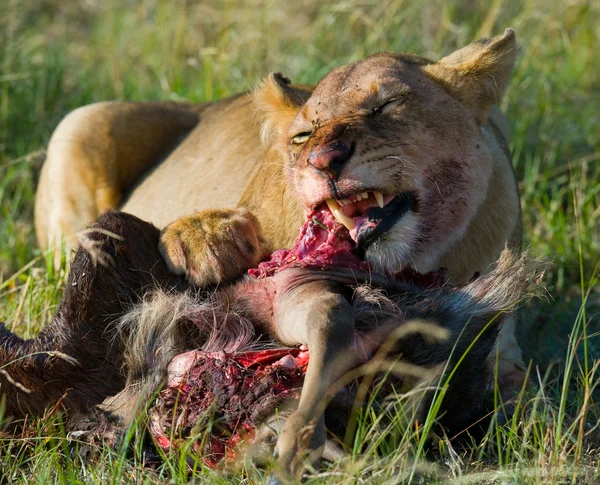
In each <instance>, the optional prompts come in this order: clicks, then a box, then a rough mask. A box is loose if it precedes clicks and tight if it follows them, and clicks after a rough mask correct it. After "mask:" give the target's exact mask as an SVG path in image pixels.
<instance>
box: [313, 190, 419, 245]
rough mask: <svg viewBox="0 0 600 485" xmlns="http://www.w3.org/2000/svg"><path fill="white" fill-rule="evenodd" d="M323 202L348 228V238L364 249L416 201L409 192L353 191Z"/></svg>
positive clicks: (415, 204) (413, 207) (413, 208)
mask: <svg viewBox="0 0 600 485" xmlns="http://www.w3.org/2000/svg"><path fill="white" fill-rule="evenodd" d="M325 204H326V205H327V207H328V208H329V210H330V211H331V213H332V214H333V216H334V217H335V218H336V220H337V221H338V222H339V223H340V224H343V225H344V226H345V227H346V228H347V229H348V231H349V233H350V237H351V238H352V240H353V241H354V242H355V243H356V244H357V245H358V246H360V247H361V248H362V249H366V248H367V247H368V246H369V245H370V244H372V243H373V241H375V239H377V237H379V236H380V235H381V234H383V233H385V232H386V231H388V230H389V229H391V228H392V226H393V225H394V224H395V223H396V222H397V221H398V220H399V219H400V218H401V217H403V216H404V215H405V214H406V213H407V212H408V211H409V210H410V209H412V210H415V209H416V206H417V200H416V198H415V196H414V194H413V193H412V192H401V193H400V194H393V195H392V194H389V195H384V194H383V193H381V192H378V191H368V192H361V193H357V194H353V195H351V196H349V197H348V198H346V199H342V200H336V199H326V200H325Z"/></svg>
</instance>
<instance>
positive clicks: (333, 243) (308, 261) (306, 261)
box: [248, 209, 369, 278]
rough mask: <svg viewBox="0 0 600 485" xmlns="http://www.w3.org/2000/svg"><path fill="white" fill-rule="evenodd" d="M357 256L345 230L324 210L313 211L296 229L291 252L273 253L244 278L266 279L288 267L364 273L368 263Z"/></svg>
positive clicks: (367, 268) (281, 250) (289, 250)
mask: <svg viewBox="0 0 600 485" xmlns="http://www.w3.org/2000/svg"><path fill="white" fill-rule="evenodd" d="M357 253H358V252H357V249H356V243H355V242H354V241H353V240H352V239H351V238H350V234H349V233H348V229H346V228H345V227H344V226H342V225H341V224H340V223H339V222H337V221H336V220H335V217H333V214H332V213H331V212H330V211H329V210H328V209H319V210H313V211H312V212H311V213H310V214H308V217H307V219H306V222H305V223H304V225H303V226H302V227H301V228H300V231H299V232H298V237H297V238H296V243H295V244H294V247H293V248H292V249H279V250H277V251H274V252H273V254H271V256H270V258H269V259H268V260H266V261H263V262H262V263H260V264H259V265H258V268H253V269H251V270H249V271H248V274H249V275H250V276H252V277H253V278H266V277H268V276H273V275H274V274H275V273H277V272H279V271H282V270H284V269H286V268H291V267H302V268H317V269H325V268H328V267H330V266H344V267H346V268H352V269H357V270H362V271H368V270H369V265H368V263H366V262H365V261H363V260H361V259H360V257H359V256H358V254H357Z"/></svg>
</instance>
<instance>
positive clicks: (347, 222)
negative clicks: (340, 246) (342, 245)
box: [325, 199, 356, 231]
mask: <svg viewBox="0 0 600 485" xmlns="http://www.w3.org/2000/svg"><path fill="white" fill-rule="evenodd" d="M325 202H326V203H327V207H329V210H330V211H331V213H332V214H333V217H335V219H336V220H337V221H338V222H339V223H340V224H342V225H343V226H345V227H346V229H348V230H349V231H351V230H352V229H354V228H355V227H356V224H355V223H354V219H352V218H351V217H348V216H347V215H345V214H343V213H342V211H341V210H340V209H341V207H340V204H338V202H337V201H336V200H334V199H326V200H325Z"/></svg>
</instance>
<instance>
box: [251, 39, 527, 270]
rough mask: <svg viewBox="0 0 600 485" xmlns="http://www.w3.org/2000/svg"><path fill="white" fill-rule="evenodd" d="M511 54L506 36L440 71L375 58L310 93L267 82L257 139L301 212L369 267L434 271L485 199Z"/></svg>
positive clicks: (439, 66)
mask: <svg viewBox="0 0 600 485" xmlns="http://www.w3.org/2000/svg"><path fill="white" fill-rule="evenodd" d="M515 55H516V48H515V35H514V32H513V31H512V30H510V29H507V30H506V32H505V33H504V35H502V36H499V37H496V38H493V39H490V40H488V39H485V40H481V41H478V42H475V43H473V44H470V45H469V46H467V47H465V48H463V49H460V50H459V51H456V52H454V53H453V54H451V55H450V56H447V57H445V58H443V59H441V60H440V61H438V62H431V61H429V60H427V59H424V58H421V57H417V56H413V55H408V54H400V53H394V52H382V53H379V54H375V55H372V56H370V57H368V58H366V59H364V60H362V61H360V62H357V63H353V64H347V65H343V66H341V67H338V68H336V69H334V70H333V71H331V72H330V73H329V74H327V75H326V76H325V77H324V78H323V79H322V80H321V81H320V82H319V83H318V85H317V86H316V87H315V89H314V90H313V91H312V92H309V91H306V90H305V89H303V88H297V87H294V86H293V85H292V84H291V83H290V81H289V80H288V79H287V78H285V77H284V76H283V75H281V74H271V75H270V76H269V78H268V79H267V80H266V81H265V82H264V83H263V84H262V85H261V86H260V87H259V88H258V89H257V91H256V92H255V95H254V96H255V102H256V104H257V106H258V108H259V111H260V114H261V118H262V135H263V141H265V142H266V143H267V144H268V146H269V147H270V150H275V151H277V152H278V156H279V157H283V166H284V171H285V174H286V178H287V180H288V181H289V182H290V183H291V185H292V187H293V189H294V192H295V194H296V196H297V198H298V200H299V202H300V204H301V205H302V207H303V208H304V209H305V210H306V211H309V210H312V209H315V208H318V207H325V206H327V207H328V208H329V209H330V210H331V212H332V213H333V214H334V215H335V216H336V218H337V219H338V220H339V221H340V222H342V223H343V224H344V225H345V226H346V227H347V228H348V230H349V231H350V235H351V237H352V238H353V239H354V240H355V241H356V243H357V244H358V245H359V247H361V248H362V249H363V250H364V254H365V257H366V259H367V260H368V261H369V262H370V263H371V264H372V265H373V267H374V268H375V269H376V270H378V271H380V272H395V271H398V270H400V269H402V267H404V266H406V265H410V266H412V267H413V268H415V269H417V270H419V271H428V270H431V269H436V267H435V265H436V264H437V263H438V260H439V257H440V255H442V254H443V253H444V252H445V251H446V250H447V249H448V248H449V247H450V246H451V245H452V244H455V243H456V242H457V241H458V240H459V239H460V238H461V237H462V236H463V234H464V233H465V231H467V228H468V227H469V224H470V223H471V221H472V220H473V218H474V217H475V216H476V214H477V212H478V211H479V208H480V207H481V206H482V204H483V203H484V201H485V200H486V198H487V197H488V194H489V193H490V192H492V191H493V190H494V187H492V186H490V180H491V178H492V174H493V173H494V170H495V169H496V165H497V163H496V162H495V159H494V158H495V156H496V155H495V153H493V151H492V150H490V149H489V146H488V145H489V142H488V140H487V139H486V137H485V136H484V133H483V130H482V126H483V125H484V124H486V122H487V120H488V116H489V113H490V110H491V108H492V106H493V105H494V104H496V103H497V102H498V101H499V99H500V98H501V96H502V93H503V91H504V89H505V87H506V85H507V83H508V80H509V77H510V74H511V71H512V68H513V65H514V61H515Z"/></svg>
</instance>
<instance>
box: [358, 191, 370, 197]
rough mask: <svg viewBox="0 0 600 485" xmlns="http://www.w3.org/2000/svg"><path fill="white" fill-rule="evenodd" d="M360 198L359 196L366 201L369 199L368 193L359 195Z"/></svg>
mask: <svg viewBox="0 0 600 485" xmlns="http://www.w3.org/2000/svg"><path fill="white" fill-rule="evenodd" d="M360 196H361V197H362V198H363V199H368V198H369V192H363V193H362V194H360Z"/></svg>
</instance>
